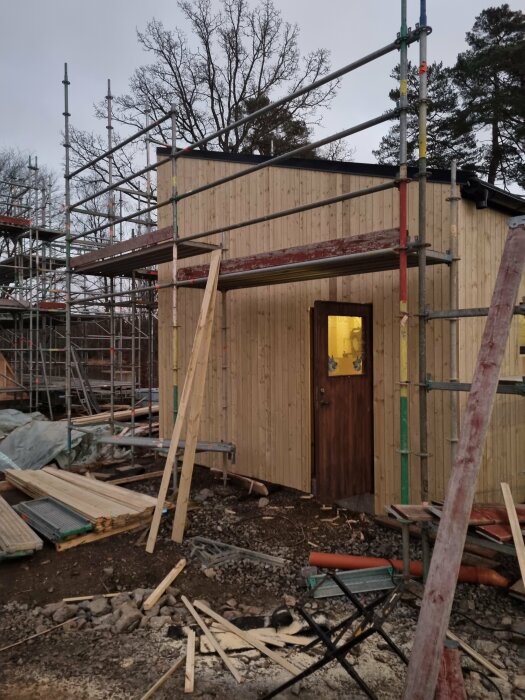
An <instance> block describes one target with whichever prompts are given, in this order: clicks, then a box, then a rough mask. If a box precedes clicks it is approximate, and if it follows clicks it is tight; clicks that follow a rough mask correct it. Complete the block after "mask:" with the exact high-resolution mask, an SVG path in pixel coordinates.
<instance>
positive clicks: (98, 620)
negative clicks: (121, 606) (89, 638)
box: [92, 612, 116, 627]
mask: <svg viewBox="0 0 525 700" xmlns="http://www.w3.org/2000/svg"><path fill="white" fill-rule="evenodd" d="M113 615H114V613H112V612H110V613H107V614H106V615H101V616H100V617H95V618H93V620H92V623H93V626H95V627H99V626H100V625H112V624H113V623H114V622H115V621H116V620H115V619H114V617H113Z"/></svg>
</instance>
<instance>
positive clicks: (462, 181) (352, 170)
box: [157, 147, 525, 216]
mask: <svg viewBox="0 0 525 700" xmlns="http://www.w3.org/2000/svg"><path fill="white" fill-rule="evenodd" d="M170 154H171V149H170V148H166V147H161V148H157V156H162V157H164V156H169V155H170ZM182 157H183V158H196V159H201V160H218V161H224V162H230V163H245V164H246V165H256V164H258V163H264V162H265V161H267V160H270V157H269V156H260V155H252V154H247V153H224V152H223V151H187V152H186V153H184V154H183V155H182ZM275 167H281V168H299V169H307V170H317V171H321V172H332V173H343V174H348V175H361V176H367V177H381V178H396V177H397V175H398V167H397V166H396V165H383V164H379V163H354V162H345V161H336V160H324V159H322V158H289V159H287V160H283V161H281V162H280V163H278V164H277V165H276V166H275ZM427 174H428V181H429V182H435V183H442V184H447V185H448V184H450V170H441V169H429V170H428V171H427ZM408 176H409V178H410V179H412V180H417V176H418V169H417V168H416V167H409V168H408ZM457 183H458V185H460V191H461V196H462V197H463V198H464V199H467V200H469V201H472V202H475V204H476V208H477V209H485V208H490V209H496V210H498V211H501V212H503V213H505V214H508V215H510V216H517V215H518V214H525V199H524V198H523V197H520V196H518V195H514V194H511V193H510V192H506V191H505V190H502V189H500V188H499V187H496V186H495V185H490V184H489V183H487V182H484V181H483V180H480V179H479V178H478V177H477V176H476V175H474V174H473V173H472V171H466V170H458V172H457Z"/></svg>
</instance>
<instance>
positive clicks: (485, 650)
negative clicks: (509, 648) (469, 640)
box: [474, 639, 499, 663]
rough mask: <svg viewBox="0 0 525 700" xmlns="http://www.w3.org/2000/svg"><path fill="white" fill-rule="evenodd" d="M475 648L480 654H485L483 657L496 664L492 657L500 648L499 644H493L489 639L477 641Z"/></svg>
mask: <svg viewBox="0 0 525 700" xmlns="http://www.w3.org/2000/svg"><path fill="white" fill-rule="evenodd" d="M474 646H475V647H476V650H477V651H479V653H480V654H483V656H486V657H487V658H488V659H490V660H491V661H492V662H493V663H494V659H491V656H493V654H494V652H495V651H496V649H497V648H498V646H499V645H498V643H497V642H491V641H489V640H487V639H477V640H476V642H475V643H474Z"/></svg>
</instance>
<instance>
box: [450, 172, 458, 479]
mask: <svg viewBox="0 0 525 700" xmlns="http://www.w3.org/2000/svg"><path fill="white" fill-rule="evenodd" d="M456 173H457V162H456V160H453V161H452V164H451V167H450V243H449V248H450V257H451V262H450V271H449V305H450V309H451V310H452V311H454V310H456V309H458V308H459V300H458V200H459V197H458V193H457V177H456ZM450 381H451V382H458V381H459V373H458V320H457V319H456V318H451V319H450ZM458 418H459V395H458V392H457V391H451V392H450V438H449V439H450V464H451V466H452V464H454V460H455V458H456V450H457V446H458V439H459V420H458Z"/></svg>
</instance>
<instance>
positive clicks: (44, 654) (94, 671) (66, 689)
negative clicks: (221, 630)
mask: <svg viewBox="0 0 525 700" xmlns="http://www.w3.org/2000/svg"><path fill="white" fill-rule="evenodd" d="M134 488H135V489H136V490H142V491H144V492H148V493H151V494H155V492H156V489H157V488H158V480H155V481H149V482H141V483H140V485H139V484H136V485H134ZM4 495H5V496H6V498H7V500H9V501H10V502H15V501H16V500H21V499H22V498H23V497H22V496H21V495H20V494H18V493H17V492H10V491H9V492H6V493H5V494H4ZM192 497H193V498H194V499H195V501H196V503H195V507H194V509H192V510H191V511H190V513H189V516H188V524H187V529H186V539H185V542H184V543H183V544H182V545H178V544H175V543H174V542H172V541H171V539H170V537H169V534H170V528H169V523H168V522H164V524H163V525H162V528H161V534H160V537H159V540H158V543H157V547H156V550H155V553H154V554H153V555H149V554H147V553H146V552H145V549H144V545H141V546H138V545H137V540H138V539H139V537H140V533H139V532H135V533H131V534H123V535H118V536H115V537H111V538H108V539H106V540H102V541H101V542H98V543H93V544H87V545H83V546H80V547H76V548H73V549H70V550H67V551H65V552H62V553H58V552H56V551H55V549H54V548H53V547H51V546H50V545H49V544H46V545H45V546H44V549H43V550H42V551H40V552H38V553H37V554H36V555H34V556H33V557H29V558H23V559H18V560H11V561H6V562H3V563H1V564H0V647H3V646H6V645H8V644H11V643H14V642H16V641H18V640H21V639H25V638H26V637H27V636H29V635H31V634H34V633H35V630H36V629H37V628H38V629H41V628H42V625H44V628H45V627H46V625H47V626H48V627H49V626H50V624H52V623H51V622H50V620H49V619H46V618H45V615H44V614H43V610H44V606H46V605H48V604H50V603H57V602H60V601H61V600H62V598H64V597H73V596H82V595H96V594H104V593H113V592H117V591H136V590H137V589H151V588H154V587H155V586H156V585H157V584H158V583H159V582H160V581H161V580H162V579H163V578H164V576H165V575H166V573H167V572H168V571H169V570H170V569H171V568H172V567H173V566H174V565H175V564H176V563H177V561H178V560H179V559H180V558H181V557H186V558H187V559H188V566H187V567H186V569H185V570H184V572H183V573H182V574H181V575H180V576H179V577H178V579H177V581H176V582H175V584H174V585H175V586H176V588H177V589H178V591H180V592H181V593H183V594H184V595H186V596H187V597H188V598H189V599H190V600H194V599H201V600H205V601H207V602H208V604H209V605H210V606H211V608H213V609H214V610H216V611H218V612H219V613H220V614H223V613H224V614H226V613H225V611H226V610H229V611H230V612H233V613H234V612H237V614H238V615H250V614H263V615H264V614H268V615H269V614H271V613H272V611H273V610H274V609H275V608H277V607H278V606H280V605H282V604H283V601H285V602H286V603H288V604H289V605H292V607H293V603H294V601H299V602H302V603H305V604H306V605H307V606H308V608H309V611H310V612H311V613H312V614H316V615H322V616H324V617H325V618H326V619H327V621H328V622H329V623H335V622H337V621H339V620H340V619H342V618H343V617H345V616H348V615H349V614H351V613H352V612H353V609H352V607H351V605H350V604H348V603H346V602H345V601H344V600H343V599H341V598H327V599H322V600H318V601H314V600H313V599H312V598H311V597H310V595H309V594H307V592H306V589H305V585H304V578H303V577H302V576H301V568H302V567H304V566H305V565H306V564H307V561H308V553H309V552H310V551H311V550H312V549H319V550H322V551H333V552H346V553H354V554H366V555H371V556H384V557H388V558H399V557H400V556H401V537H400V535H399V533H398V532H395V531H391V530H388V529H386V528H383V527H380V526H379V525H377V524H376V523H375V522H374V521H373V520H371V519H370V518H369V517H367V516H364V515H362V514H359V513H351V512H348V511H337V510H335V509H334V510H332V509H328V510H325V509H324V508H323V507H322V506H321V504H319V503H317V502H316V501H315V500H314V499H305V498H301V494H299V493H297V492H294V491H291V490H288V489H280V490H276V491H275V492H273V493H271V494H270V496H269V499H268V501H269V502H268V503H265V502H264V501H263V502H262V503H260V501H259V498H258V497H254V496H248V495H247V494H246V493H245V492H243V491H242V490H241V489H239V488H237V487H236V486H234V485H229V484H228V485H226V486H224V485H223V484H222V482H221V481H217V480H215V479H214V478H213V476H212V475H211V474H210V472H209V471H208V470H206V469H202V468H199V469H197V470H196V472H195V478H194V482H193V489H192ZM196 535H201V536H205V537H208V538H211V539H215V540H221V541H223V542H227V543H230V544H235V545H237V546H241V547H246V548H249V549H253V550H256V551H260V552H264V553H267V554H272V555H276V556H280V557H283V558H284V559H285V560H286V564H285V565H284V566H282V567H272V566H270V565H268V564H262V563H260V562H248V561H240V562H234V563H229V564H226V565H224V566H222V567H216V568H215V569H213V570H211V571H210V570H207V571H206V572H205V571H203V568H202V566H201V564H200V562H199V561H198V560H196V559H191V558H190V554H191V547H190V543H189V541H188V540H189V538H191V537H193V536H196ZM419 556H420V552H419V548H418V544H417V542H416V543H414V544H413V545H412V558H414V559H416V558H419ZM499 571H500V572H501V573H503V574H505V575H508V576H509V578H511V579H512V580H515V579H516V578H517V576H518V572H517V567H516V562H515V561H514V560H513V559H509V558H502V559H501V567H500V568H499ZM375 595H376V594H369V595H368V596H364V597H363V600H364V601H365V602H366V601H369V600H371V598H372V597H374V596H375ZM284 596H286V598H284ZM174 605H175V607H173V608H172V609H170V614H171V615H172V617H171V621H172V624H173V628H176V627H177V625H181V626H184V625H186V624H188V615H187V612H186V610H185V608H184V607H183V606H182V605H181V604H180V602H179V601H178V600H177V603H175V604H174ZM232 609H233V610H232ZM159 614H160V613H159ZM108 617H109V615H108ZM87 619H88V621H87V624H86V620H84V621H83V622H82V625H83V626H82V627H80V623H78V622H75V620H72V621H70V623H68V624H67V625H65V626H64V627H63V628H61V629H58V630H55V631H52V632H50V633H49V634H45V635H42V636H40V637H37V638H35V639H34V640H30V641H27V642H24V643H23V644H21V645H19V646H15V647H13V648H11V649H9V650H6V651H0V697H1V698H9V699H11V698H13V699H15V698H21V699H24V700H25V699H26V698H27V699H29V698H31V699H35V698H36V699H40V698H42V699H44V698H45V699H46V700H47V698H53V697H54V698H57V699H58V698H60V699H62V698H64V699H69V698H76V699H79V698H80V699H83V698H86V699H91V698H93V699H98V698H100V699H101V700H105V699H108V698H111V699H113V698H116V699H118V698H122V699H123V700H124V699H125V700H128V699H129V700H135V699H137V700H138V699H139V698H141V697H142V696H143V694H144V693H145V692H146V691H147V689H148V688H149V687H150V686H151V685H152V684H153V683H155V681H156V680H158V678H159V677H160V676H161V675H162V674H163V673H164V672H165V671H166V670H167V669H168V668H169V667H170V666H171V665H172V664H173V663H174V662H175V661H176V659H177V658H179V657H180V656H181V655H182V654H184V653H185V641H184V640H183V639H177V638H173V637H171V636H168V630H169V629H172V627H171V626H164V627H161V628H159V629H151V628H150V627H149V626H139V627H138V628H136V629H134V630H133V631H130V632H128V633H121V634H117V633H116V632H115V630H114V629H113V628H109V627H108V625H101V626H99V627H97V626H95V624H94V623H93V624H91V623H90V622H89V619H90V618H89V617H88V618H87ZM416 620H417V601H416V600H414V599H411V598H408V597H407V598H406V599H405V600H403V601H402V602H401V603H400V604H399V605H398V606H397V608H396V609H395V611H394V613H393V614H392V616H391V618H389V620H388V622H387V623H386V625H385V629H386V630H387V631H388V633H389V634H390V635H391V636H392V638H393V639H394V640H395V641H396V643H397V644H398V645H399V646H400V647H401V649H402V650H403V651H404V652H405V653H406V654H409V653H410V646H411V640H412V638H413V632H414V628H415V623H416ZM520 624H521V625H524V624H525V606H524V605H523V603H521V602H518V601H516V600H513V599H512V598H510V597H509V596H508V595H507V593H506V592H505V591H503V590H501V589H495V588H489V587H486V586H474V585H468V584H460V585H459V586H458V589H457V596H456V601H455V605H454V611H453V614H452V618H451V625H450V626H451V629H453V630H454V631H455V632H456V633H457V634H458V635H460V636H461V637H462V638H463V639H465V640H466V641H467V642H468V643H469V644H471V645H472V646H474V647H475V648H476V649H477V650H478V651H479V652H480V653H482V654H483V655H484V656H485V657H486V658H488V659H489V660H490V661H491V662H492V663H493V664H494V665H495V666H496V667H497V668H499V669H501V670H502V672H503V673H504V675H505V676H506V679H507V680H506V681H503V680H498V679H496V678H492V679H490V678H486V676H485V675H483V674H486V670H485V669H483V668H482V667H480V666H478V665H477V664H475V662H474V661H472V660H471V659H470V658H469V657H467V656H463V657H462V662H463V663H464V665H465V667H466V668H467V669H468V671H466V672H465V679H466V683H467V688H468V692H469V697H472V698H498V697H505V698H507V697H508V698H511V697H512V698H514V697H516V698H519V697H524V698H525V690H523V688H525V644H523V642H525V636H520V635H519V634H514V633H513V632H512V628H513V627H514V628H516V626H517V625H518V626H519V625H520ZM39 625H40V627H39ZM278 651H279V653H280V654H283V655H286V656H287V658H289V660H290V661H291V662H292V663H293V664H294V665H296V666H298V667H301V666H303V667H304V666H307V665H309V664H311V663H312V662H313V661H314V660H316V659H317V658H318V656H315V655H314V656H313V657H312V656H307V655H306V654H305V653H303V652H301V651H300V649H299V648H297V647H287V648H286V649H279V650H278ZM231 656H232V658H233V659H234V664H235V665H236V667H237V668H238V669H239V671H240V672H241V673H242V675H243V677H244V682H243V683H242V684H241V685H238V684H237V683H236V682H235V680H234V679H233V677H232V676H231V675H230V673H229V672H228V671H227V670H226V669H225V668H224V666H223V665H222V663H221V661H220V659H219V658H218V657H217V656H215V655H204V654H199V653H197V658H196V667H195V679H196V680H195V692H194V695H195V696H197V697H203V698H226V697H232V698H259V697H262V696H263V695H264V693H265V692H268V691H270V690H271V689H273V688H275V687H276V686H277V685H279V683H280V682H283V681H284V680H286V679H287V678H289V675H288V674H287V672H286V671H284V670H283V669H280V668H279V667H278V666H276V665H275V664H274V663H273V662H271V661H269V660H268V659H266V658H265V657H264V656H261V654H259V652H254V651H253V650H251V651H246V650H243V651H240V652H238V653H235V654H232V655H231ZM348 658H349V660H350V661H351V662H352V664H353V665H354V667H355V668H356V670H357V671H358V672H359V673H360V674H361V675H362V676H363V678H365V679H366V681H367V683H369V685H370V686H371V687H372V688H373V689H374V692H375V693H376V695H377V697H379V698H385V699H388V698H398V697H401V695H402V689H403V682H404V674H405V666H404V664H403V663H402V662H401V661H400V660H399V659H397V657H396V656H395V655H394V654H392V652H391V651H390V650H389V648H388V646H387V645H386V644H385V643H384V642H383V641H382V640H381V639H380V638H379V637H378V636H377V635H374V636H372V637H370V638H369V639H368V640H366V641H365V642H364V643H363V644H362V645H360V647H359V648H358V649H356V650H355V651H354V652H353V653H352V654H351V655H350V656H349V657H348ZM183 678H184V671H183V670H179V671H177V672H176V673H175V674H174V675H173V676H172V677H171V678H170V679H169V680H168V681H167V682H166V684H165V685H164V686H163V688H162V689H160V690H159V691H158V692H157V693H156V695H155V698H158V699H159V700H160V699H161V698H177V697H183V696H184V693H183V687H184V680H183ZM296 694H298V695H299V696H300V697H301V698H304V699H305V700H309V698H312V699H313V698H319V696H321V697H323V698H339V697H352V698H353V697H355V698H359V697H365V696H364V695H363V694H362V693H361V691H360V690H359V689H358V687H357V686H356V684H355V682H354V681H353V680H352V679H351V678H350V677H349V676H348V674H347V673H346V672H345V671H344V670H343V669H342V667H341V666H340V665H338V664H336V663H335V662H332V663H330V664H329V665H328V666H327V667H326V668H325V669H324V670H323V671H321V672H317V673H316V674H314V675H312V676H311V677H310V678H309V679H307V680H306V681H303V682H302V683H301V685H300V686H299V687H297V686H296V687H294V688H293V690H289V691H286V692H285V693H283V694H282V695H280V696H279V697H283V698H286V697H290V698H291V697H295V695H296ZM184 697H188V696H184Z"/></svg>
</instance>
